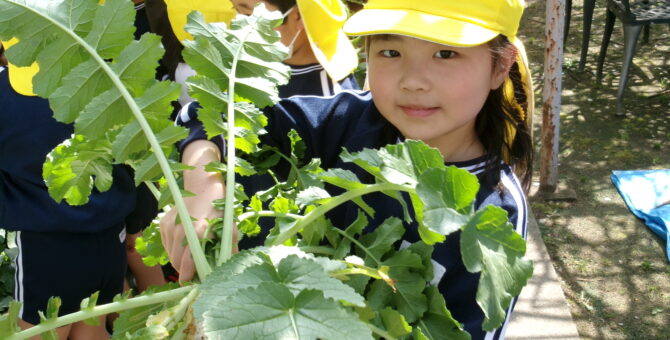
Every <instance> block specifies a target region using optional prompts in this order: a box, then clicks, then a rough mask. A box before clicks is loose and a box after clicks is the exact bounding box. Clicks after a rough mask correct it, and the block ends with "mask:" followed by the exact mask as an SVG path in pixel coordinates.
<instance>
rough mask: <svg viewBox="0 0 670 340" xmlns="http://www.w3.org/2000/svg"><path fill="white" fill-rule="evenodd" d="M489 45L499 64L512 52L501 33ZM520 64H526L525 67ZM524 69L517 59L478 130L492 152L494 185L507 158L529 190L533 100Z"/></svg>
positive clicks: (479, 120)
mask: <svg viewBox="0 0 670 340" xmlns="http://www.w3.org/2000/svg"><path fill="white" fill-rule="evenodd" d="M489 45H490V46H491V49H492V53H493V56H494V57H493V60H494V63H498V61H499V60H500V59H501V56H502V55H503V53H509V50H510V49H509V46H510V45H511V43H510V42H509V41H508V40H507V38H506V37H504V36H502V35H501V36H498V37H497V38H495V39H493V40H492V41H491V42H489ZM520 53H521V52H520ZM495 67H498V65H497V64H496V65H495ZM520 67H524V70H521V69H520ZM522 72H527V70H526V69H525V66H522V65H519V63H518V62H514V63H513V64H512V66H511V68H510V70H509V75H508V78H507V79H506V80H505V82H504V83H503V85H502V86H500V87H499V88H498V89H495V90H492V91H491V93H490V94H489V96H488V98H487V99H486V102H485V103H484V107H483V108H482V110H481V112H480V113H479V115H478V116H477V121H476V123H475V130H476V132H477V135H478V137H479V139H480V141H481V142H482V144H483V145H484V148H485V149H486V152H487V155H488V164H487V168H488V170H489V171H488V173H489V177H490V178H487V179H486V180H487V181H489V182H490V184H492V185H496V184H497V183H498V182H499V181H500V167H501V165H500V161H501V160H504V161H505V162H506V163H507V164H509V165H510V166H512V168H513V169H514V171H515V173H516V175H517V176H518V177H519V178H520V179H521V182H522V186H523V187H524V189H525V190H526V191H528V190H529V189H530V183H531V177H532V164H533V145H532V137H531V128H530V118H531V115H532V109H531V108H532V105H533V103H532V90H531V89H530V87H531V85H530V84H529V83H528V82H525V81H524V79H528V78H529V77H528V75H527V74H526V75H524V74H522Z"/></svg>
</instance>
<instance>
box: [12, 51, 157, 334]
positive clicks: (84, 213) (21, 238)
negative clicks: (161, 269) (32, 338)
mask: <svg viewBox="0 0 670 340" xmlns="http://www.w3.org/2000/svg"><path fill="white" fill-rule="evenodd" d="M32 67H33V69H32V70H31V69H30V68H21V69H20V68H16V67H14V66H13V65H12V64H9V66H8V67H3V66H0V119H1V120H2V121H3V122H4V124H2V125H0V202H1V204H0V228H3V229H6V230H10V231H16V244H17V249H18V255H17V257H16V259H15V265H16V276H15V291H14V299H15V300H17V301H20V302H22V303H23V305H22V307H21V310H20V312H19V318H20V320H19V326H20V327H21V328H28V327H31V326H32V325H35V324H38V323H39V322H40V317H39V315H38V311H43V312H45V311H46V309H47V301H48V299H49V298H50V297H52V296H58V297H60V298H61V301H62V304H61V307H60V310H59V314H60V315H63V314H69V313H74V312H76V311H78V310H79V309H80V303H81V301H82V299H84V298H87V297H89V296H90V295H91V294H93V293H94V292H96V291H98V292H99V296H98V303H99V304H104V303H109V302H111V301H112V299H113V297H114V296H115V295H116V294H119V293H121V291H122V289H123V283H124V279H125V274H126V270H127V268H128V267H127V257H126V244H125V240H126V234H127V230H130V229H131V228H132V229H135V230H139V229H140V228H141V227H143V226H144V225H142V224H141V223H148V222H147V221H151V219H152V218H153V217H154V216H155V212H156V210H155V209H156V208H155V203H156V202H155V200H153V201H146V200H141V199H139V198H138V196H140V194H139V192H140V191H141V190H140V189H138V188H136V187H135V185H134V181H133V175H132V173H131V171H129V169H128V168H127V167H125V166H121V165H115V166H114V169H113V172H112V175H113V179H114V183H113V185H112V187H111V188H110V189H109V190H108V191H106V192H104V193H101V192H98V191H97V190H94V191H93V193H92V194H91V196H90V198H89V202H88V203H87V204H85V205H82V206H71V205H68V204H67V203H65V202H61V203H57V202H56V201H54V200H53V199H52V198H51V197H50V196H49V193H48V190H47V187H46V185H45V183H44V179H43V178H42V164H43V163H44V162H45V157H46V155H47V153H48V152H49V151H51V150H52V149H53V148H54V147H56V146H57V145H58V144H60V143H61V142H63V141H64V140H65V139H67V138H68V137H70V135H71V134H72V131H73V127H72V125H71V124H63V123H60V122H57V121H56V120H55V119H54V118H53V112H52V111H51V109H50V108H49V103H48V101H47V100H46V99H43V98H39V97H35V96H34V95H32V86H31V84H32V81H31V79H32V75H33V74H34V72H36V69H34V68H35V67H36V66H32ZM131 216H132V217H131ZM136 222H137V223H139V224H135V223H136ZM126 227H128V229H126ZM103 318H104V316H101V317H100V320H101V321H102V320H103ZM57 333H58V335H59V338H60V339H68V338H69V339H72V340H97V339H107V338H109V336H108V333H107V332H106V330H105V322H104V321H102V322H101V323H100V326H91V325H87V324H85V323H84V322H77V323H75V324H72V325H68V326H63V327H60V328H58V329H57Z"/></svg>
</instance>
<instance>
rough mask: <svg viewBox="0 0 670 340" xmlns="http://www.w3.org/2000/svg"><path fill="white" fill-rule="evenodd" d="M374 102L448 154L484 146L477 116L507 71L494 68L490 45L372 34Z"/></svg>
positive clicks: (476, 151)
mask: <svg viewBox="0 0 670 340" xmlns="http://www.w3.org/2000/svg"><path fill="white" fill-rule="evenodd" d="M368 72H369V82H370V90H371V92H372V97H373V99H374V102H375V105H376V106H377V108H378V109H379V111H380V112H381V114H382V115H383V116H384V117H385V118H386V119H387V120H388V121H390V122H391V123H392V124H393V125H394V126H395V127H396V128H397V129H398V130H399V131H400V132H401V133H402V134H403V136H405V138H408V139H419V140H423V141H424V142H426V143H427V144H428V145H430V146H433V147H436V148H438V149H439V150H440V151H441V152H442V155H444V157H445V160H448V161H464V160H469V159H472V158H475V157H478V156H481V155H482V154H483V152H484V150H483V147H482V145H481V143H480V142H479V139H478V138H477V135H476V133H475V119H476V117H477V114H478V113H479V111H480V109H481V108H482V106H483V105H484V101H485V100H486V98H487V97H488V95H489V92H490V90H492V89H496V88H498V87H499V86H500V85H501V84H502V82H503V81H504V79H505V77H506V76H507V72H502V71H494V68H493V58H492V54H491V51H490V50H489V47H488V46H487V45H486V44H484V45H480V46H476V47H467V48H459V47H451V46H446V45H440V44H436V43H432V42H428V41H425V40H420V39H416V38H410V37H406V36H400V35H384V36H379V37H372V41H371V42H370V47H369V53H368Z"/></svg>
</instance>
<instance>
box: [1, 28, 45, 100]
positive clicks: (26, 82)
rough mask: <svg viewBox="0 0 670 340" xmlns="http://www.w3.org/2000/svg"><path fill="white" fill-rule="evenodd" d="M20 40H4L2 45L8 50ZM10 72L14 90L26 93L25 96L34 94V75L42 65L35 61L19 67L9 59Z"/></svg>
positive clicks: (10, 81) (10, 80)
mask: <svg viewBox="0 0 670 340" xmlns="http://www.w3.org/2000/svg"><path fill="white" fill-rule="evenodd" d="M18 42H19V40H18V39H16V38H12V39H11V40H9V41H2V46H4V47H5V50H8V49H9V48H10V47H11V46H13V45H15V44H16V43H18ZM7 66H8V69H9V70H8V72H9V83H10V84H11V85H12V88H13V89H14V91H16V92H18V93H20V94H22V95H24V96H34V95H35V93H33V77H34V76H35V75H36V74H37V72H39V70H40V67H39V66H38V65H37V63H33V64H32V65H30V66H27V67H19V66H16V65H14V64H12V63H11V61H9V65H7Z"/></svg>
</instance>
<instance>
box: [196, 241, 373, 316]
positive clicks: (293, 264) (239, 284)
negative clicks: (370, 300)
mask: <svg viewBox="0 0 670 340" xmlns="http://www.w3.org/2000/svg"><path fill="white" fill-rule="evenodd" d="M277 249H288V248H285V247H284V248H277ZM282 255H283V254H282ZM249 256H250V255H249V253H248V252H247V253H246V254H245V255H242V262H238V261H234V262H233V263H232V266H233V267H230V266H228V265H226V264H224V265H223V266H222V267H220V268H222V269H218V268H217V270H215V272H216V271H219V270H220V271H223V272H227V273H235V274H232V275H229V276H228V277H226V278H225V280H222V279H221V278H222V276H223V275H221V274H213V275H216V277H217V278H219V280H216V281H214V280H211V279H208V280H207V281H206V282H205V283H204V284H203V292H202V294H201V296H200V297H199V298H198V300H197V302H196V304H195V306H194V311H195V315H196V317H200V315H202V314H203V313H204V311H206V310H211V309H217V308H218V306H219V305H220V304H223V303H225V300H226V299H229V298H231V297H233V296H235V295H237V294H239V293H240V290H242V289H245V288H250V287H256V286H258V285H259V284H261V283H263V282H273V283H277V284H281V285H282V286H284V287H286V288H287V289H289V290H290V292H291V293H292V294H293V295H296V296H297V295H298V294H299V293H300V292H301V291H304V290H306V289H317V290H319V291H321V292H322V293H323V294H324V296H325V297H326V298H332V299H335V300H342V301H346V302H347V303H349V304H352V305H357V306H361V307H362V306H364V301H363V298H362V297H361V296H360V295H358V294H357V293H356V292H354V290H353V289H352V288H351V287H349V286H347V285H345V284H344V283H342V282H341V281H339V280H337V279H334V278H331V277H330V276H328V273H327V271H326V268H330V269H331V270H334V269H341V268H343V267H344V265H343V264H341V263H339V262H336V261H331V260H326V259H321V260H320V261H317V260H316V259H311V258H309V257H308V256H307V255H306V254H304V253H303V254H302V255H300V257H299V256H298V254H294V255H288V256H286V257H284V258H282V259H279V260H278V261H277V262H276V263H273V260H272V258H273V257H272V256H268V255H266V254H264V253H261V252H257V253H256V255H255V256H256V259H253V258H251V257H249ZM276 260H277V256H275V261H276ZM324 261H325V262H324ZM241 264H246V265H243V266H244V268H243V269H242V270H240V269H241V267H240V265H241ZM233 268H238V269H236V270H233Z"/></svg>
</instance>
